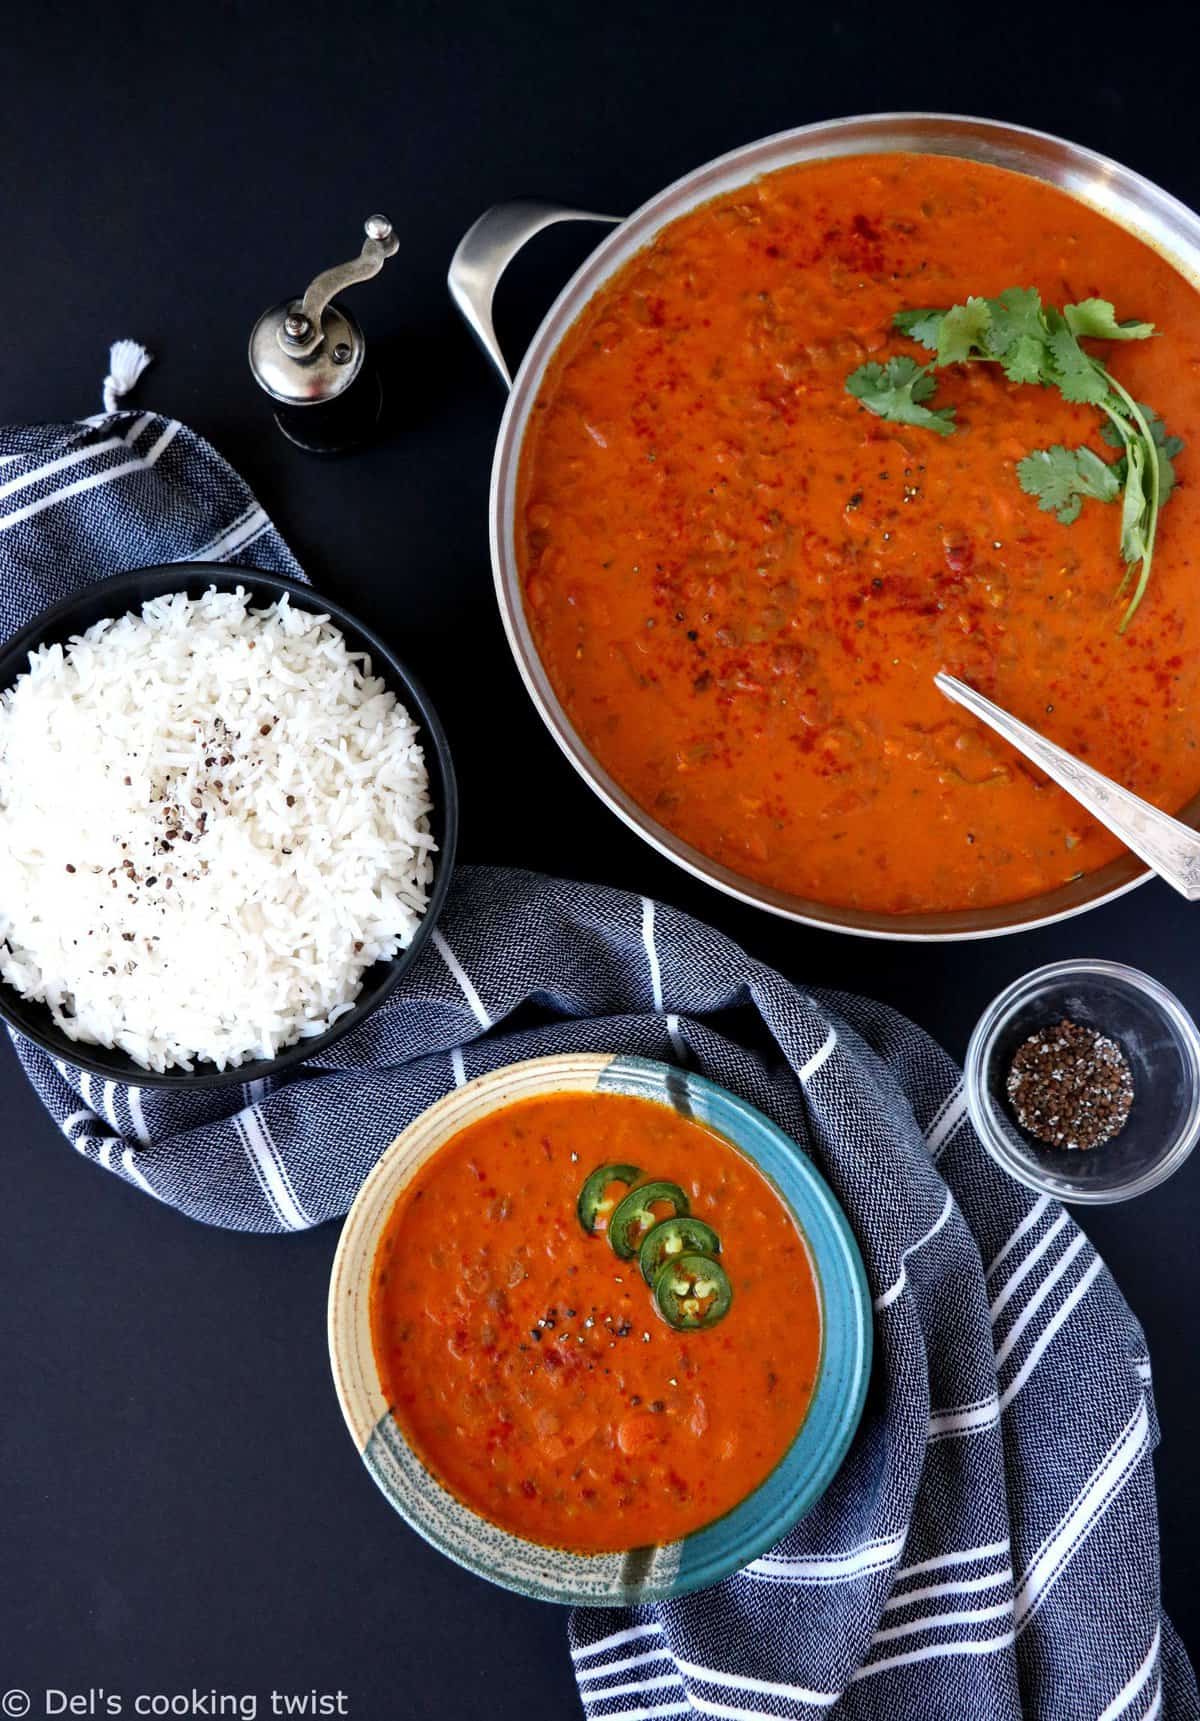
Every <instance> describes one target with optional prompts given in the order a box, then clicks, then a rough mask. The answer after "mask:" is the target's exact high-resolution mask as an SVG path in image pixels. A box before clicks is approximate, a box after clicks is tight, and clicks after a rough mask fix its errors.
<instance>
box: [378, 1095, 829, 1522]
mask: <svg viewBox="0 0 1200 1721" xmlns="http://www.w3.org/2000/svg"><path fill="white" fill-rule="evenodd" d="M610 1222H611V1232H610ZM619 1251H620V1252H619ZM371 1328H372V1339H373V1343H374V1349H375V1358H376V1362H377V1365H378V1368H379V1375H380V1380H381V1382H382V1384H383V1390H384V1392H385V1394H386V1396H387V1399H388V1403H389V1404H390V1405H391V1407H392V1411H393V1414H394V1415H395V1416H396V1418H397V1420H398V1422H399V1423H400V1426H401V1428H402V1429H403V1431H404V1433H405V1434H406V1435H407V1437H408V1438H409V1440H410V1441H411V1442H412V1444H413V1446H414V1448H415V1450H416V1452H417V1453H418V1455H419V1456H420V1457H421V1458H422V1460H423V1461H424V1463H425V1464H426V1466H427V1467H428V1469H429V1470H431V1471H432V1472H433V1474H434V1475H435V1476H437V1477H438V1478H439V1479H440V1480H441V1481H442V1482H443V1483H444V1485H445V1486H446V1487H447V1488H449V1489H450V1491H451V1492H452V1493H454V1494H455V1495H457V1497H458V1498H459V1499H460V1500H462V1501H464V1502H465V1503H466V1504H467V1505H468V1506H471V1507H473V1508H474V1509H475V1510H476V1511H478V1512H480V1513H481V1514H482V1515H483V1516H484V1517H486V1518H489V1519H490V1520H491V1521H492V1522H493V1523H496V1524H499V1525H500V1526H501V1527H502V1528H504V1529H506V1530H511V1531H513V1532H514V1533H516V1534H518V1535H521V1536H525V1537H527V1538H529V1539H531V1540H533V1541H536V1542H540V1543H542V1544H544V1545H548V1546H558V1547H565V1548H574V1549H578V1550H582V1551H588V1552H596V1551H600V1550H616V1549H625V1548H631V1547H641V1546H646V1545H650V1544H653V1543H662V1542H669V1541H673V1540H675V1539H676V1538H677V1537H679V1536H682V1535H686V1534H687V1533H688V1532H689V1531H691V1530H695V1529H697V1528H699V1527H700V1526H701V1525H702V1524H707V1523H710V1522H711V1521H712V1520H713V1519H714V1518H717V1517H719V1516H720V1515H721V1514H722V1513H724V1512H727V1511H729V1510H730V1509H731V1508H732V1507H734V1506H736V1505H737V1504H738V1503H739V1502H740V1501H741V1500H743V1499H744V1498H745V1497H746V1495H747V1494H749V1493H750V1492H751V1491H752V1490H753V1489H754V1488H755V1487H757V1486H758V1484H759V1483H760V1482H762V1481H763V1480H764V1478H765V1477H766V1476H767V1475H768V1474H769V1473H770V1471H771V1470H772V1469H774V1467H775V1465H776V1464H777V1463H778V1462H779V1460H780V1459H781V1458H782V1456H783V1454H784V1453H785V1452H786V1450H787V1448H788V1447H789V1446H790V1444H791V1442H792V1440H793V1439H794V1438H795V1436H796V1434H797V1432H798V1431H799V1428H800V1424H801V1422H802V1421H803V1419H804V1414H805V1411H806V1410H807V1408H808V1403H809V1399H810V1397H811V1394H812V1388H813V1381H814V1378H815V1374H816V1369H817V1362H818V1356H819V1352H820V1317H819V1311H818V1302H817V1292H816V1287H815V1284H814V1282H813V1277H812V1269H811V1266H810V1262H809V1256H808V1250H807V1248H806V1246H805V1244H804V1242H803V1240H802V1238H801V1236H800V1233H799V1232H798V1231H797V1229H796V1226H795V1224H794V1223H793V1220H792V1218H791V1215H790V1213H789V1212H788V1210H787V1208H786V1207H785V1206H784V1204H783V1202H782V1200H781V1199H780V1197H779V1196H778V1195H777V1194H776V1193H775V1191H774V1190H773V1189H772V1188H771V1186H770V1185H769V1184H768V1183H767V1182H766V1180H765V1179H764V1178H763V1177H762V1176H761V1174H760V1173H759V1172H758V1171H757V1170H756V1168H755V1167H754V1166H753V1165H752V1164H751V1163H750V1162H749V1161H748V1160H747V1159H745V1158H743V1156H742V1155H741V1153H739V1152H738V1151H737V1150H736V1149H735V1148H734V1147H733V1146H731V1145H730V1143H729V1142H727V1141H726V1140H725V1139H724V1138H723V1137H721V1136H718V1135H715V1134H714V1133H713V1132H712V1131H710V1130H708V1129H706V1128H704V1127H703V1126H701V1125H700V1124H698V1123H695V1122H692V1121H690V1120H689V1119H687V1118H683V1117H680V1116H679V1115H678V1114H677V1113H676V1112H674V1111H672V1110H670V1109H669V1108H668V1107H666V1106H662V1105H658V1104H656V1103H654V1102H653V1101H650V1100H643V1099H637V1098H633V1097H630V1096H626V1095H620V1094H612V1093H590V1094H589V1093H573V1094H558V1095H553V1096H550V1097H548V1098H543V1099H531V1100H526V1101H522V1102H519V1103H517V1104H515V1105H512V1106H509V1107H507V1108H505V1109H503V1110H501V1111H499V1112H495V1113H493V1114H491V1115H490V1116H487V1117H484V1118H482V1119H480V1120H479V1121H478V1122H476V1123H474V1124H471V1125H469V1126H468V1127H467V1128H466V1129H464V1130H463V1131H462V1132H461V1133H460V1134H459V1135H457V1136H455V1137H453V1138H452V1139H451V1140H450V1141H449V1142H447V1143H446V1144H445V1146H443V1147H442V1148H441V1149H439V1150H438V1151H437V1152H436V1153H435V1154H434V1155H433V1156H432V1157H431V1159H430V1160H429V1161H428V1162H427V1163H426V1164H425V1165H424V1166H422V1167H421V1169H420V1170H419V1171H418V1172H417V1174H416V1176H415V1178H414V1179H413V1181H412V1182H411V1183H410V1184H409V1185H408V1187H407V1188H406V1189H405V1190H404V1192H403V1193H402V1195H401V1196H400V1198H399V1200H398V1202H397V1204H396V1208H395V1210H394V1212H393V1213H392V1215H391V1217H390V1219H389V1221H388V1224H387V1227H386V1229H385V1231H384V1233H383V1236H382V1238H381V1240H380V1245H379V1249H378V1252H377V1255H376V1260H375V1268H374V1276H373V1281H372V1292H371Z"/></svg>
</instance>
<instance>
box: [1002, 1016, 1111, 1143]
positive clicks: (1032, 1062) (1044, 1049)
mask: <svg viewBox="0 0 1200 1721" xmlns="http://www.w3.org/2000/svg"><path fill="white" fill-rule="evenodd" d="M1007 1090H1008V1097H1009V1100H1010V1102H1011V1104H1012V1108H1013V1111H1014V1113H1015V1114H1016V1119H1017V1122H1018V1123H1019V1124H1020V1125H1021V1127H1022V1129H1026V1130H1028V1131H1029V1133H1030V1135H1032V1136H1035V1137H1036V1138H1037V1140H1038V1141H1041V1142H1044V1143H1045V1144H1046V1145H1047V1146H1048V1147H1062V1148H1068V1149H1080V1150H1083V1149H1087V1148H1092V1147H1100V1146H1101V1145H1102V1144H1103V1143H1104V1142H1106V1141H1111V1140H1112V1138H1113V1137H1114V1136H1115V1135H1118V1134H1119V1133H1120V1131H1121V1130H1122V1129H1123V1128H1124V1126H1125V1122H1126V1119H1127V1118H1128V1116H1129V1110H1130V1107H1131V1106H1132V1104H1133V1074H1132V1072H1131V1070H1130V1068H1129V1060H1128V1059H1127V1058H1126V1056H1125V1053H1124V1052H1123V1051H1122V1050H1121V1048H1120V1046H1119V1045H1118V1044H1117V1042H1116V1041H1115V1040H1113V1039H1110V1038H1109V1037H1108V1035H1107V1034H1102V1033H1100V1032H1099V1030H1098V1029H1096V1028H1088V1027H1085V1026H1083V1025H1081V1024H1080V1023H1078V1022H1072V1021H1070V1020H1068V1019H1067V1018H1066V1017H1064V1018H1063V1019H1062V1021H1060V1022H1055V1023H1054V1024H1052V1025H1051V1026H1049V1027H1046V1028H1039V1029H1038V1030H1037V1032H1036V1033H1034V1034H1030V1036H1029V1038H1028V1039H1026V1040H1023V1041H1022V1043H1021V1044H1020V1045H1019V1046H1018V1047H1017V1050H1016V1052H1015V1054H1014V1056H1013V1061H1012V1064H1011V1066H1010V1067H1009V1072H1008V1082H1007Z"/></svg>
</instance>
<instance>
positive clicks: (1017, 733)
mask: <svg viewBox="0 0 1200 1721" xmlns="http://www.w3.org/2000/svg"><path fill="white" fill-rule="evenodd" d="M933 679H934V682H935V684H936V685H937V687H938V688H940V690H941V691H942V692H943V693H944V694H945V695H946V698H947V699H952V700H953V701H954V702H955V704H956V705H962V706H965V708H966V709H967V710H968V711H970V712H972V713H973V714H974V715H975V716H976V717H978V718H979V720H980V722H981V723H986V724H987V726H988V728H989V729H994V730H995V731H996V733H997V735H1002V736H1003V737H1004V739H1005V740H1006V741H1008V742H1009V743H1010V744H1011V745H1012V746H1014V747H1015V748H1016V749H1017V751H1018V752H1019V753H1024V755H1025V757H1026V758H1027V759H1032V761H1033V763H1034V764H1035V765H1037V766H1038V768H1039V769H1040V770H1042V771H1044V772H1045V773H1046V775H1047V777H1052V778H1053V779H1054V781H1055V782H1056V783H1057V784H1058V785H1059V786H1060V787H1061V788H1063V789H1065V790H1066V791H1067V793H1068V794H1069V795H1074V797H1075V799H1076V800H1077V801H1078V802H1079V804H1080V806H1081V807H1085V808H1086V809H1087V811H1088V812H1089V813H1091V815H1092V817H1093V818H1096V819H1099V821H1100V823H1101V824H1102V825H1107V826H1108V828H1109V830H1110V831H1111V832H1112V833H1113V835H1114V836H1117V837H1120V839H1121V841H1122V842H1123V843H1124V844H1125V846H1126V847H1127V848H1131V849H1132V850H1133V852H1134V854H1135V855H1138V856H1140V857H1141V859H1142V860H1144V861H1145V863H1146V865H1147V866H1148V867H1152V868H1153V870H1154V871H1155V872H1156V873H1157V874H1158V876H1159V877H1160V878H1165V879H1166V881H1167V883H1168V884H1170V885H1173V886H1174V887H1175V889H1176V890H1177V891H1179V892H1180V893H1181V894H1182V895H1183V896H1186V897H1187V899H1188V901H1189V902H1196V901H1197V900H1200V832H1198V831H1194V830H1192V828H1191V826H1190V825H1185V824H1182V823H1181V822H1180V821H1179V820H1178V819H1173V818H1172V817H1171V815H1170V813H1164V812H1161V811H1160V810H1159V808H1158V807H1152V806H1151V805H1150V802H1149V801H1143V800H1142V798H1141V796H1140V795H1135V794H1132V793H1131V792H1130V790H1128V789H1123V788H1122V787H1121V785H1120V784H1119V783H1114V782H1113V780H1112V778H1111V777H1105V776H1103V775H1102V774H1101V773H1100V772H1099V771H1096V770H1093V768H1092V766H1091V765H1085V764H1084V762H1083V760H1082V759H1077V758H1076V757H1075V755H1074V754H1073V753H1068V752H1067V751H1066V750H1065V749H1064V748H1062V747H1056V746H1055V745H1054V742H1053V741H1047V739H1046V737H1045V736H1044V735H1039V734H1038V732H1037V730H1036V729H1031V728H1030V727H1029V725H1028V724H1027V723H1021V722H1019V721H1018V719H1017V718H1015V717H1012V716H1010V715H1009V713H1008V712H1007V711H1004V710H1002V709H1001V707H1000V706H999V705H993V704H992V701H991V700H990V699H985V698H984V697H983V694H982V693H976V691H975V689H974V688H973V687H968V686H967V684H966V682H965V681H958V680H956V679H955V677H954V676H953V675H947V674H946V672H945V670H942V671H941V672H940V673H939V674H937V675H935V676H934V678H933Z"/></svg>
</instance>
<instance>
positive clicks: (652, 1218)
mask: <svg viewBox="0 0 1200 1721" xmlns="http://www.w3.org/2000/svg"><path fill="white" fill-rule="evenodd" d="M663 1201H669V1202H670V1203H671V1209H672V1212H673V1214H674V1216H675V1217H676V1218H678V1217H679V1216H680V1215H681V1214H684V1213H688V1212H689V1211H690V1203H689V1201H688V1198H687V1196H686V1195H685V1194H684V1193H683V1190H682V1189H680V1187H679V1185H678V1184H677V1183H643V1184H642V1185H641V1187H640V1188H638V1189H631V1190H630V1191H629V1194H628V1195H627V1196H625V1198H624V1200H622V1201H619V1202H618V1203H617V1208H616V1211H615V1212H614V1214H613V1216H612V1218H611V1219H610V1220H609V1222H608V1240H609V1242H610V1243H611V1244H612V1246H613V1248H614V1250H615V1251H616V1253H617V1254H618V1255H619V1256H620V1257H621V1259H622V1261H631V1260H632V1259H633V1257H634V1256H635V1255H636V1254H637V1252H638V1250H639V1249H640V1248H641V1245H642V1238H643V1237H644V1236H645V1235H646V1233H647V1231H649V1230H651V1229H652V1228H653V1227H654V1226H655V1225H657V1224H658V1222H659V1220H660V1219H661V1218H662V1217H663V1215H662V1214H660V1213H656V1212H655V1211H654V1209H655V1207H656V1206H657V1205H658V1204H659V1203H660V1202H663Z"/></svg>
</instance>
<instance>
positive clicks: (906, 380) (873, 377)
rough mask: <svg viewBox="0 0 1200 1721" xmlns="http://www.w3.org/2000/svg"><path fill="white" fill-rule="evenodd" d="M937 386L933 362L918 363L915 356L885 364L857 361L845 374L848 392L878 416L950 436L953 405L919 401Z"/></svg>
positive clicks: (952, 427) (925, 398)
mask: <svg viewBox="0 0 1200 1721" xmlns="http://www.w3.org/2000/svg"><path fill="white" fill-rule="evenodd" d="M936 386H937V385H936V383H935V382H934V378H933V367H932V365H919V364H918V363H917V362H916V360H915V359H910V358H903V357H901V358H894V359H889V360H888V362H887V363H886V364H885V365H881V364H865V365H860V366H859V367H858V369H857V370H856V371H853V372H852V373H851V375H850V376H848V377H847V378H846V388H847V389H848V390H849V392H850V393H851V394H852V395H853V396H854V398H855V399H856V400H859V401H861V402H862V404H863V405H864V406H865V407H866V409H867V411H868V412H873V413H874V414H875V416H876V417H877V418H886V419H888V420H890V422H891V423H893V424H916V425H920V426H921V427H922V429H924V430H933V431H936V433H937V434H938V435H939V436H950V435H951V434H952V433H953V430H954V408H953V407H952V406H942V407H929V406H923V405H922V404H921V403H922V402H923V401H926V400H928V399H929V397H930V395H931V394H932V393H933V391H934V389H935V387H936Z"/></svg>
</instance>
